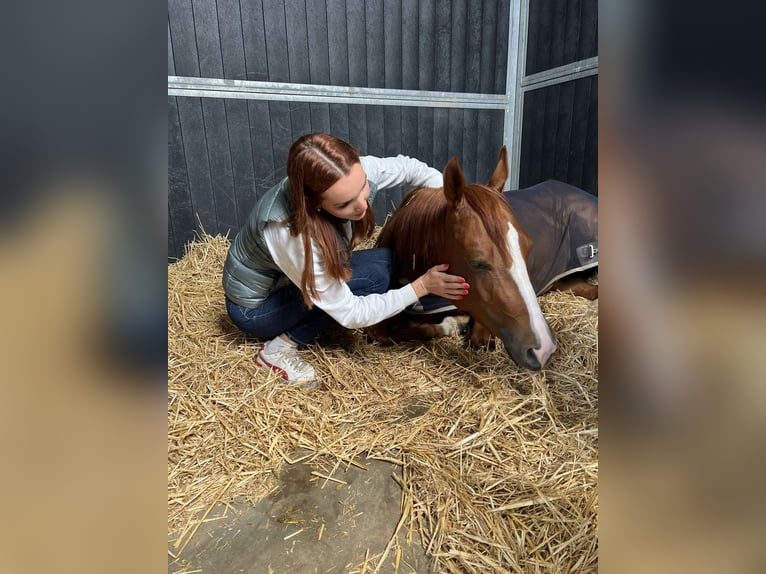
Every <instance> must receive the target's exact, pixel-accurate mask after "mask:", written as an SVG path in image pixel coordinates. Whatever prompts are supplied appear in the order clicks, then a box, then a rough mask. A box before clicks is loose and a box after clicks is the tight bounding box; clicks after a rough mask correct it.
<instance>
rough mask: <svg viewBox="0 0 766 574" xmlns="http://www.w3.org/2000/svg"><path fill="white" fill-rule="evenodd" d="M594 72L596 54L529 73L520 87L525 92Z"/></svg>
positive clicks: (595, 71) (596, 59) (596, 72)
mask: <svg viewBox="0 0 766 574" xmlns="http://www.w3.org/2000/svg"><path fill="white" fill-rule="evenodd" d="M595 74H598V56H595V57H593V58H588V59H587V60H580V61H579V62H572V63H571V64H566V65H565V66H559V67H558V68H551V69H550V70H545V71H544V72H538V73H537V74H530V75H529V76H526V77H525V78H524V79H523V80H522V82H521V87H522V88H523V90H524V91H525V92H527V91H529V90H536V89H538V88H544V87H546V86H552V85H554V84H560V83H562V82H569V81H571V80H577V79H579V78H585V77H587V76H593V75H595Z"/></svg>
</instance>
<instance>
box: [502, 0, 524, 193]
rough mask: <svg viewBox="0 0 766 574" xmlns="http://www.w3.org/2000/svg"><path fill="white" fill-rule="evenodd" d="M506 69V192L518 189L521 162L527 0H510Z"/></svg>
mask: <svg viewBox="0 0 766 574" xmlns="http://www.w3.org/2000/svg"><path fill="white" fill-rule="evenodd" d="M508 20H509V22H508V25H509V27H510V30H509V31H508V70H507V73H506V80H505V97H506V100H507V105H506V108H505V120H504V123H503V143H505V146H506V148H507V149H508V153H509V154H510V164H511V165H510V174H509V177H508V185H509V186H510V189H516V188H518V187H519V166H520V160H521V120H522V117H523V113H524V92H523V91H522V89H521V82H522V80H523V79H524V71H525V68H526V61H527V27H528V20H529V0H511V13H510V18H509V19H508Z"/></svg>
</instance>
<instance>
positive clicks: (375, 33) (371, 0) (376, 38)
mask: <svg viewBox="0 0 766 574" xmlns="http://www.w3.org/2000/svg"><path fill="white" fill-rule="evenodd" d="M364 5H365V12H364V27H363V28H362V29H363V30H365V37H364V39H365V42H366V50H365V54H366V56H367V87H370V88H383V87H385V85H386V62H385V53H386V49H385V37H384V34H385V28H384V24H383V0H367V1H366V2H365V3H364ZM350 57H351V58H353V57H354V52H350Z"/></svg>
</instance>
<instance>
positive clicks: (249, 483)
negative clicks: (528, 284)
mask: <svg viewBox="0 0 766 574" xmlns="http://www.w3.org/2000/svg"><path fill="white" fill-rule="evenodd" d="M228 246H229V240H228V239H227V238H224V237H221V236H216V237H211V236H208V235H203V236H201V237H200V238H199V240H198V241H196V242H194V243H191V244H189V245H188V246H187V251H186V254H185V256H184V257H183V258H182V259H181V260H180V261H178V262H176V263H174V264H171V265H169V266H168V443H169V444H168V490H169V492H168V513H169V514H168V517H169V521H168V525H169V531H170V536H171V538H170V540H171V543H172V544H171V547H172V548H173V549H175V552H180V551H181V550H183V547H184V546H185V545H186V543H188V541H189V539H190V538H191V536H192V535H193V534H194V532H195V530H196V528H197V527H198V525H199V524H200V523H201V520H203V519H204V518H205V516H206V515H207V513H208V512H209V511H210V509H211V508H213V506H214V505H216V504H217V503H230V502H232V501H233V500H234V499H235V498H238V499H244V500H248V501H251V502H256V501H258V500H261V499H262V498H263V497H264V496H265V495H266V494H267V493H268V492H269V491H270V490H272V489H273V488H274V486H275V482H276V479H275V477H276V475H277V474H278V472H279V470H280V468H281V467H282V466H283V465H285V464H287V463H290V462H294V459H295V457H296V456H297V455H296V453H297V452H303V453H306V452H308V453H310V455H309V456H308V459H304V460H307V461H308V462H310V463H311V464H312V465H313V467H314V468H315V469H316V471H317V472H318V473H320V474H322V475H324V476H332V474H333V472H335V471H336V470H338V469H339V468H343V467H345V466H346V465H348V464H359V462H358V461H361V460H363V459H364V458H368V457H372V458H380V459H383V460H388V461H396V464H398V465H400V466H401V468H402V475H401V476H402V478H401V487H402V520H401V521H400V523H399V526H400V530H401V533H403V534H404V535H406V536H407V539H408V540H412V537H413V535H419V539H420V540H421V541H422V543H423V545H424V547H425V549H426V551H427V553H428V554H429V556H431V557H432V560H433V563H432V567H433V569H434V571H436V572H455V573H457V572H476V573H495V572H497V573H500V572H593V571H596V570H597V557H598V542H597V510H598V494H597V484H598V388H597V377H598V374H597V373H598V341H597V331H598V307H597V306H596V305H595V304H594V303H592V302H589V301H585V300H583V299H579V298H576V297H573V296H571V295H569V294H563V293H550V294H547V295H545V296H543V297H541V307H542V309H543V312H544V314H545V315H546V318H547V319H548V321H549V323H550V325H551V329H552V330H553V332H554V334H555V335H556V337H557V339H558V342H559V349H558V351H557V352H556V354H555V356H554V359H553V360H552V362H551V363H550V365H549V367H547V368H546V369H545V370H544V371H542V372H540V373H532V372H529V371H522V370H520V369H518V368H517V367H516V365H515V364H514V363H513V362H512V361H511V360H510V359H509V358H508V356H507V355H506V353H505V352H504V351H503V350H502V349H494V350H482V351H473V350H469V349H467V348H465V347H464V345H463V343H462V340H460V339H459V338H457V337H452V338H444V339H441V340H438V341H433V342H429V343H426V344H422V345H418V344H414V343H409V344H400V345H395V346H393V347H380V346H377V345H374V344H370V343H368V342H367V341H366V339H365V337H364V334H363V333H362V332H361V331H345V330H338V331H337V332H334V333H331V334H329V335H327V336H325V337H323V339H322V340H320V343H321V344H316V345H312V346H311V347H309V348H308V349H307V350H305V351H303V352H304V353H306V355H307V357H306V358H307V359H308V360H309V361H310V362H311V363H312V364H313V365H314V366H315V368H316V370H317V372H318V374H319V375H321V377H322V379H323V381H324V387H323V388H320V389H315V390H300V389H294V388H290V387H288V386H286V385H283V384H279V382H278V381H279V380H278V379H277V378H276V377H275V375H272V374H270V373H267V372H265V371H261V370H259V369H258V367H257V366H256V364H255V361H254V356H255V353H256V349H257V347H258V344H259V342H258V341H255V340H252V339H249V338H247V337H245V336H244V335H243V334H242V333H241V332H239V331H238V330H237V329H236V327H234V326H233V325H232V324H231V323H230V322H229V320H228V317H227V316H226V310H225V307H224V304H223V292H222V288H221V283H220V273H221V269H222V266H223V261H224V258H225V256H226V251H227V249H228ZM302 456H304V457H305V456H306V455H302ZM392 541H393V543H394V545H396V544H398V542H396V539H395V538H392ZM391 551H392V552H393V551H394V550H393V549H392V550H391ZM362 558H364V557H360V562H361V560H362ZM381 562H382V559H381Z"/></svg>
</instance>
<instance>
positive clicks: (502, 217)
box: [369, 147, 598, 370]
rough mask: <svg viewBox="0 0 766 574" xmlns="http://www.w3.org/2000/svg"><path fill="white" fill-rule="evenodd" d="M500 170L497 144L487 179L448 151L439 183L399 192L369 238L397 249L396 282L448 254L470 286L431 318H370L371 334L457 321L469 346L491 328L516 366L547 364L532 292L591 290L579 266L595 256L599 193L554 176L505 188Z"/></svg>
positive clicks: (422, 335) (394, 334) (417, 331)
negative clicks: (471, 179) (471, 177)
mask: <svg viewBox="0 0 766 574" xmlns="http://www.w3.org/2000/svg"><path fill="white" fill-rule="evenodd" d="M507 178H508V155H507V152H506V149H505V147H503V148H502V149H501V150H500V157H499V161H498V164H497V167H496V168H495V171H494V173H493V174H492V177H491V178H490V180H489V183H488V184H487V185H481V184H476V183H473V184H466V182H465V178H464V176H463V172H462V170H461V169H460V165H459V163H458V161H457V159H456V158H452V159H451V160H450V161H449V163H448V164H447V166H446V168H445V169H444V187H443V188H440V189H433V188H420V189H414V190H412V191H411V192H410V193H408V194H407V196H406V197H405V198H404V199H403V200H402V204H401V206H400V207H399V209H398V210H397V211H396V212H395V213H394V214H393V215H392V216H391V217H390V218H389V220H388V221H387V222H386V224H385V225H384V227H383V229H382V231H381V233H380V236H379V238H378V241H377V246H378V247H387V248H390V249H392V250H393V251H394V252H395V253H396V256H397V257H396V259H397V260H398V261H399V265H400V268H399V269H397V270H396V273H397V275H398V277H400V278H401V279H400V280H401V282H406V281H412V280H414V279H415V278H417V277H418V276H419V275H421V274H422V273H424V272H425V271H426V270H427V269H428V268H429V267H431V266H433V265H437V264H440V263H449V271H450V273H455V274H457V275H461V276H463V277H465V279H466V281H467V282H468V283H469V284H470V285H471V288H470V293H469V294H468V295H467V296H466V297H464V298H463V299H462V300H460V301H454V302H453V303H454V306H451V305H450V306H449V307H450V308H451V309H452V310H453V311H452V313H451V314H452V315H455V316H450V317H448V318H447V319H444V320H442V321H441V322H440V323H438V324H437V323H434V319H433V318H432V317H426V316H425V315H421V316H416V315H413V314H412V313H403V314H401V315H399V316H397V317H393V318H391V319H389V320H387V321H384V322H382V323H379V324H378V325H375V326H373V327H371V328H370V329H369V333H370V335H371V336H372V338H373V339H375V340H377V341H379V342H381V343H383V344H386V343H390V342H391V341H392V339H396V340H401V339H429V338H433V337H437V336H443V335H446V334H451V333H453V332H455V328H456V326H458V325H459V326H461V327H463V328H464V329H463V330H464V333H465V335H466V337H467V338H468V340H469V342H470V344H471V345H473V346H477V347H481V346H485V345H488V344H489V343H490V341H491V339H492V336H494V337H497V338H498V339H500V340H501V341H502V342H503V345H504V347H505V349H506V351H507V352H508V354H509V355H510V356H511V358H512V359H513V360H514V361H515V362H516V364H518V365H519V366H523V367H526V368H529V369H532V370H539V369H541V368H543V367H544V366H545V365H546V363H547V362H548V361H549V359H550V357H551V355H552V354H553V352H554V351H555V350H556V346H557V343H556V340H555V338H554V337H553V335H552V333H551V330H550V327H549V326H548V324H547V322H546V320H545V318H544V316H543V314H542V311H541V310H540V306H539V304H538V301H537V296H538V295H540V294H542V293H545V292H546V291H549V290H552V289H561V290H570V291H572V292H573V293H574V294H575V295H580V296H583V297H586V298H588V299H595V298H596V297H598V285H594V284H591V283H590V282H589V281H588V280H587V278H586V277H585V276H584V273H587V272H588V271H587V270H590V271H589V272H591V273H592V272H593V271H595V268H596V267H597V266H598V205H597V199H596V198H595V197H594V196H592V195H590V194H587V193H585V192H584V191H582V190H579V189H578V188H576V187H573V186H571V185H568V184H565V183H562V182H559V181H553V180H550V181H547V182H544V183H540V184H538V185H535V186H533V187H530V188H527V189H523V190H515V191H509V192H505V193H503V191H502V189H503V186H504V185H505V181H506V180H507ZM455 309H457V311H454V310H455ZM466 314H467V315H466ZM441 319H443V314H442V315H441V316H439V320H441Z"/></svg>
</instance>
